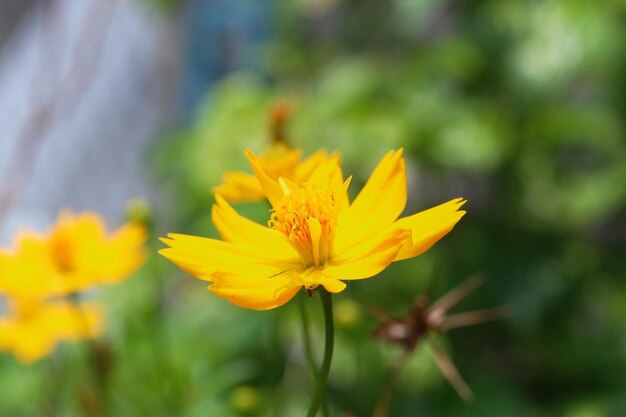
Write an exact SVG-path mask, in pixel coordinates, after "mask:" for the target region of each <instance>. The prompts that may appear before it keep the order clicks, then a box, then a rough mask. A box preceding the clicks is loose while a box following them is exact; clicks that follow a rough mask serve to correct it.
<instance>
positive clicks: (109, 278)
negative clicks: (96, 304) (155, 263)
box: [0, 212, 146, 298]
mask: <svg viewBox="0 0 626 417" xmlns="http://www.w3.org/2000/svg"><path fill="white" fill-rule="evenodd" d="M145 240H146V232H145V230H144V228H143V227H142V226H140V225H138V224H134V223H128V224H126V225H124V226H122V227H121V228H120V229H118V230H117V231H115V232H114V233H113V234H111V235H107V234H106V231H105V227H104V224H103V221H102V219H101V218H100V217H99V216H98V215H96V214H94V213H83V214H79V215H74V214H72V213H70V212H63V213H61V214H60V216H59V219H58V222H57V224H56V225H55V226H54V227H53V228H52V229H51V230H50V231H49V233H47V234H46V235H38V234H35V233H33V232H25V233H22V234H21V235H20V236H19V237H18V239H17V243H16V245H15V248H14V249H13V250H2V251H0V293H4V294H7V295H9V296H16V297H21V298H24V297H27V298H33V297H35V298H37V297H38V298H45V297H49V296H55V295H67V294H71V293H74V292H77V291H81V290H84V289H86V288H88V287H91V286H93V285H97V284H111V283H115V282H119V281H121V280H123V279H124V278H126V277H128V276H129V275H130V274H131V273H132V272H134V271H135V270H136V269H137V268H138V267H139V266H140V265H141V264H142V263H143V262H144V260H145V258H146V253H145V251H144V249H143V244H144V242H145Z"/></svg>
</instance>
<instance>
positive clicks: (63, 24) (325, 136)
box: [0, 0, 626, 417]
mask: <svg viewBox="0 0 626 417" xmlns="http://www.w3.org/2000/svg"><path fill="white" fill-rule="evenodd" d="M625 20H626V5H625V3H624V2H622V1H618V0H614V1H610V0H609V1H604V2H589V1H583V0H560V1H557V0H555V1H531V0H482V1H478V0H465V1H456V0H444V1H436V0H383V1H375V2H374V1H364V0H297V1H296V0H294V1H284V2H281V1H269V0H268V1H246V0H229V1H219V0H187V1H182V0H180V1H176V0H162V1H156V0H117V1H115V0H84V1H80V2H76V1H74V0H48V1H36V0H28V1H27V0H20V1H17V0H4V1H3V2H2V3H1V4H0V132H2V133H1V134H0V239H1V243H2V244H3V245H4V246H8V245H10V244H11V242H12V237H13V235H14V234H15V232H16V231H18V230H20V229H21V228H23V227H30V228H35V229H39V230H44V229H45V228H46V227H47V226H48V225H50V224H51V222H53V221H54V219H55V218H56V216H57V213H58V211H59V210H60V209H62V208H65V207H67V208H72V209H74V210H77V211H81V210H86V209H91V210H96V211H98V212H100V213H102V214H103V215H104V216H105V217H106V219H107V221H108V224H109V225H110V227H114V226H116V225H119V224H120V223H121V222H122V221H124V220H125V219H126V218H127V217H128V216H129V215H131V216H132V215H137V211H138V210H139V211H142V213H144V210H145V204H138V203H137V200H135V203H134V204H131V205H130V208H129V206H128V204H127V203H128V201H129V200H131V199H136V198H140V199H142V200H141V201H144V202H148V203H149V205H150V225H151V227H152V230H151V237H150V241H149V243H148V245H149V246H150V250H151V251H152V254H153V255H152V256H151V258H150V259H149V261H148V263H147V264H146V265H145V266H144V267H143V268H142V269H141V271H139V272H138V273H137V274H136V276H135V277H133V278H132V279H130V280H128V281H127V282H125V283H124V284H122V285H119V286H116V287H110V288H106V289H103V290H98V291H96V292H95V293H94V294H93V296H94V297H96V298H99V299H101V300H103V301H104V302H105V304H106V306H107V312H108V320H107V331H106V334H105V336H103V337H102V338H101V340H100V341H99V342H98V343H100V345H101V346H103V347H104V348H106V352H107V354H106V357H107V361H108V362H107V363H108V365H107V366H108V369H109V370H110V371H109V384H108V397H107V403H108V408H107V411H108V415H110V416H146V415H149V416H268V417H269V416H287V417H291V416H297V415H303V414H304V410H305V408H306V406H307V405H308V401H309V398H310V391H311V385H312V382H311V379H310V378H309V374H308V371H307V368H306V363H305V360H304V353H303V347H302V341H301V339H302V338H301V330H300V328H299V321H298V320H299V319H298V317H299V316H298V303H297V302H292V303H290V304H288V305H287V306H284V307H282V308H279V309H277V310H275V311H269V312H254V311H249V310H244V309H240V308H238V307H235V306H232V305H230V304H228V303H227V302H225V301H223V300H221V299H219V298H217V297H215V296H212V295H211V294H210V293H208V292H207V291H206V290H205V288H204V287H205V285H204V283H202V282H200V281H197V280H195V279H193V278H191V277H190V276H188V275H186V274H184V273H183V272H180V271H178V270H177V269H176V268H174V267H173V266H171V265H169V264H168V263H167V262H166V261H165V260H164V259H161V258H160V257H159V256H158V255H156V253H155V252H156V250H157V249H158V248H160V247H161V246H162V245H161V244H160V243H159V242H158V240H157V237H158V236H163V235H164V234H165V233H167V232H172V231H177V232H185V233H193V234H200V235H206V236H215V235H216V232H215V229H214V228H213V226H212V224H211V219H210V208H211V205H212V203H213V201H214V200H213V197H212V194H211V188H212V187H213V186H215V185H217V184H218V183H219V182H220V180H221V176H222V173H223V172H224V171H225V170H227V169H229V170H232V169H245V167H246V164H245V159H244V157H243V153H242V150H243V148H244V147H249V148H252V149H253V150H255V151H257V152H261V151H263V150H264V149H265V148H266V146H267V144H268V139H269V137H270V130H269V120H270V117H269V114H270V108H271V106H272V104H273V103H275V102H276V101H277V100H286V101H288V102H289V103H290V105H291V107H292V109H293V116H292V119H290V121H289V124H288V126H287V129H288V134H289V137H290V141H291V143H292V144H293V145H294V146H298V147H301V148H302V149H304V150H305V152H306V153H310V152H313V151H315V150H316V149H318V148H320V147H324V148H326V149H329V150H338V151H339V152H341V154H342V155H343V161H344V162H343V166H344V171H345V172H347V173H352V174H354V176H355V179H354V181H353V185H352V187H351V188H352V190H358V189H359V187H360V186H361V185H362V184H364V182H365V181H366V179H367V176H368V175H369V173H370V172H371V170H372V169H373V167H374V166H375V164H376V162H377V161H378V160H379V159H380V158H381V157H382V155H383V154H384V153H385V152H386V151H387V150H388V149H390V148H398V147H404V148H405V151H406V154H407V158H408V175H409V204H408V207H407V212H409V213H412V212H415V211H417V210H421V209H425V208H428V207H430V206H433V205H436V204H438V203H440V202H443V201H447V200H449V199H451V198H453V197H458V196H462V197H465V198H467V199H468V200H469V203H468V205H467V210H468V214H467V216H466V217H465V218H464V219H463V220H462V221H461V222H460V223H459V225H458V226H457V227H456V228H455V230H454V231H453V232H452V233H451V234H450V235H449V236H447V237H446V238H445V239H443V240H442V241H441V242H440V243H438V244H437V245H436V246H435V247H434V248H433V249H432V250H431V251H429V252H428V253H427V254H425V255H422V256H420V257H419V258H416V259H413V260H408V261H404V262H401V263H398V264H394V265H393V266H392V267H390V268H389V269H388V270H386V271H385V272H384V273H382V274H381V275H380V276H379V277H376V278H374V279H371V280H366V281H360V282H356V283H353V284H352V285H350V286H349V288H348V289H347V290H346V291H345V292H344V293H342V294H340V295H338V296H337V297H335V307H336V320H337V327H338V336H337V337H338V339H337V346H336V355H335V359H334V363H333V367H332V370H331V376H330V382H329V391H328V403H329V405H330V409H331V412H332V415H337V416H339V415H342V416H358V417H361V416H371V415H372V409H373V408H374V405H375V404H376V402H377V400H378V398H379V396H380V395H381V393H382V391H383V390H384V388H385V386H386V383H387V375H388V370H387V368H388V366H389V364H390V363H392V362H393V361H394V359H395V358H397V357H398V356H399V355H400V354H401V350H400V349H399V348H398V347H394V346H389V345H385V344H383V343H381V342H380V341H377V340H375V339H374V338H372V337H371V333H372V331H373V329H375V328H376V326H377V321H376V319H375V318H374V317H372V316H371V315H370V314H369V313H368V308H367V307H368V306H371V305H377V306H380V307H381V308H384V309H386V310H388V311H390V312H392V313H394V314H397V315H399V316H402V315H404V314H405V313H406V312H408V311H409V310H410V308H411V306H412V304H413V302H414V301H415V300H416V299H417V298H418V296H419V295H420V294H423V293H425V292H428V293H429V294H431V295H432V296H433V297H435V298H436V297H438V296H441V295H442V294H444V293H445V292H446V291H448V290H449V289H451V288H453V287H455V286H456V285H458V284H459V283H461V282H463V281H464V280H465V279H467V277H469V276H472V275H475V274H479V275H481V276H482V277H483V278H484V280H485V282H484V284H483V285H482V286H481V287H480V288H479V289H478V290H476V291H475V292H474V293H473V294H472V295H471V296H470V297H468V299H467V300H465V301H463V302H462V303H461V304H460V305H459V306H458V308H456V309H455V311H464V310H470V309H475V308H485V307H493V306H499V305H508V306H510V308H511V310H512V312H513V314H512V316H511V317H510V318H508V319H506V320H497V321H493V322H489V323H486V324H482V325H478V326H474V327H468V328H463V329H458V330H453V331H451V332H449V333H448V334H445V335H433V338H434V339H435V340H436V341H437V343H439V344H440V345H442V346H443V347H445V349H446V351H447V352H448V353H449V355H450V356H451V358H452V359H453V361H454V362H455V364H456V365H457V367H458V368H459V370H460V372H461V374H462V375H463V376H464V378H465V380H466V381H467V383H468V384H469V385H470V386H471V388H472V389H473V391H474V393H475V396H476V399H475V400H474V401H473V402H472V403H469V404H466V403H464V402H463V401H462V400H461V399H460V398H459V397H458V395H457V394H456V393H455V391H454V390H453V389H452V388H451V387H450V385H449V384H448V383H447V382H446V380H445V378H444V377H443V376H442V375H441V373H440V371H439V369H438V368H437V366H436V364H435V362H434V361H433V358H432V353H431V352H430V350H429V347H428V343H421V344H420V345H419V346H418V348H417V350H416V352H415V354H414V355H413V356H412V358H411V360H410V362H409V364H408V365H407V367H406V368H405V369H404V370H403V372H402V373H401V375H400V379H399V382H398V386H397V391H396V394H395V398H394V402H393V406H392V408H391V412H390V414H389V415H390V416H476V415H479V416H557V415H558V416H567V417H602V416H610V417H613V416H614V417H620V416H624V415H626V260H625V259H626V258H625V256H624V254H625V253H626V251H625V249H626V186H625V185H626V119H625V115H626V76H625V74H626V27H625V26H624V23H625ZM238 208H239V210H240V212H242V213H244V214H245V215H247V216H250V217H252V218H255V219H257V220H258V221H260V222H263V221H264V219H266V218H267V206H265V205H264V204H261V203H259V204H244V205H241V206H239V207H238ZM140 214H141V213H140ZM144 214H145V213H144ZM301 298H303V302H304V304H305V306H306V309H307V310H308V312H309V315H310V317H311V320H312V327H313V331H314V342H315V344H316V346H317V347H319V349H318V353H320V352H321V346H322V339H323V337H322V335H323V323H322V320H321V310H320V308H319V306H318V304H319V302H318V300H317V299H316V298H312V299H310V300H309V299H308V298H307V296H306V294H304V293H303V294H301ZM1 309H2V303H1V301H0V310H1ZM90 366H91V365H90V359H89V357H88V356H86V354H85V347H84V345H82V344H64V345H61V346H59V348H58V349H57V351H56V352H55V354H54V356H53V357H50V358H47V359H45V360H43V361H40V362H38V363H36V364H33V365H28V366H26V365H22V364H20V363H19V362H17V361H16V360H15V359H14V358H12V357H11V356H10V355H9V354H2V355H0V392H2V395H1V396H0V416H40V415H41V416H64V417H65V416H80V415H97V414H94V413H96V412H95V411H93V409H92V408H90V404H92V402H93V401H91V400H90V398H91V397H90V396H93V395H94V394H93V392H92V391H90V388H89V387H90V385H89V382H88V379H89V371H88V370H89V368H90ZM90 413H91V414H90Z"/></svg>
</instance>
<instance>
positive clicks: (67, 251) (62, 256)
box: [51, 237, 74, 272]
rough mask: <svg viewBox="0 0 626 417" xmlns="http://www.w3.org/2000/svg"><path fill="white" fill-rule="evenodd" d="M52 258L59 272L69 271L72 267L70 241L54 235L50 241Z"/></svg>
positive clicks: (72, 257)
mask: <svg viewBox="0 0 626 417" xmlns="http://www.w3.org/2000/svg"><path fill="white" fill-rule="evenodd" d="M51 251H52V259H53V260H54V263H55V265H56V267H57V269H58V270H59V271H61V272H70V271H71V270H72V269H74V256H73V250H72V243H71V242H70V241H69V240H68V239H64V238H63V237H55V238H53V239H52V241H51Z"/></svg>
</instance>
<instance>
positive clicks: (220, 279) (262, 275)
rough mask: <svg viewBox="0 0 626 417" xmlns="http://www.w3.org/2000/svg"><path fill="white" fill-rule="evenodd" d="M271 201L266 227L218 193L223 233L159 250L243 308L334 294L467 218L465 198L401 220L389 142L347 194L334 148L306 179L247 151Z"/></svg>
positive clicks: (396, 156) (174, 238)
mask: <svg viewBox="0 0 626 417" xmlns="http://www.w3.org/2000/svg"><path fill="white" fill-rule="evenodd" d="M246 156H247V157H248V161H249V162H250V165H251V166H252V169H253V171H254V173H255V175H256V179H257V180H258V183H259V184H260V186H261V188H262V190H263V193H264V195H265V196H266V198H267V199H268V200H269V202H270V203H271V205H272V214H271V217H270V220H269V222H268V225H267V227H265V226H262V225H259V224H257V223H255V222H252V221H250V220H248V219H246V218H244V217H242V216H240V215H239V214H238V213H237V212H236V211H235V210H234V209H233V208H232V207H231V206H230V205H229V204H228V203H227V202H226V200H225V199H224V198H222V197H221V196H220V195H216V199H217V204H215V205H214V206H213V213H212V214H213V222H214V223H215V226H216V227H217V229H218V231H219V233H220V235H221V237H222V239H223V240H216V239H208V238H201V237H195V236H188V235H180V234H169V235H168V236H169V238H167V239H162V240H163V242H165V243H166V244H167V245H168V246H170V247H169V248H166V249H162V250H161V251H160V253H161V254H162V255H163V256H165V257H166V258H168V259H170V260H171V261H172V262H174V263H175V264H177V265H178V266H179V267H181V268H182V269H184V270H186V271H187V272H189V273H191V274H192V275H194V276H196V277H197V278H200V279H203V280H207V281H210V282H211V284H210V285H209V290H210V291H212V292H213V293H215V294H217V295H219V296H220V297H223V298H225V299H227V300H228V301H230V302H232V303H234V304H237V305H239V306H242V307H246V308H251V309H255V310H266V309H271V308H275V307H278V306H280V305H282V304H284V303H286V302H287V301H289V300H290V299H291V298H292V297H293V296H294V295H295V294H296V293H297V292H298V290H299V289H300V288H302V287H304V288H307V289H309V290H312V289H315V288H316V287H318V286H320V285H322V286H323V287H324V288H325V289H326V290H327V291H329V292H332V293H337V292H340V291H342V290H343V289H344V288H345V287H346V284H345V283H344V282H343V281H344V280H355V279H362V278H369V277H372V276H374V275H376V274H378V273H379V272H381V271H382V270H383V269H385V268H386V267H387V266H388V265H389V264H390V263H391V262H394V261H398V260H402V259H407V258H411V257H414V256H417V255H420V254H421V253H423V252H425V251H426V250H428V249H429V248H430V247H431V246H432V245H433V244H434V243H435V242H437V241H438V240H439V239H441V238H442V237H443V236H445V235H446V234H447V233H448V232H449V231H450V230H452V228H453V227H454V225H455V224H456V223H457V222H458V221H459V220H460V219H461V217H463V215H464V214H465V212H464V211H459V208H460V207H461V206H462V205H463V204H464V203H465V200H463V199H461V198H457V199H454V200H451V201H449V202H447V203H444V204H441V205H439V206H437V207H433V208H431V209H429V210H426V211H422V212H420V213H417V214H414V215H412V216H408V217H403V218H400V219H398V217H399V216H400V214H401V213H402V211H403V210H404V207H405V205H406V172H405V161H404V158H403V157H402V150H399V151H390V152H389V153H388V154H387V155H385V157H384V158H383V160H382V161H381V162H380V163H379V164H378V166H377V167H376V169H375V170H374V172H373V173H372V175H371V177H370V179H369V180H368V182H367V184H366V185H365V187H364V188H363V190H361V192H360V193H359V195H358V196H357V197H356V198H355V200H354V201H353V202H352V203H350V201H349V198H348V194H347V189H348V186H349V184H350V179H351V178H348V179H347V180H346V181H344V179H343V174H342V172H341V168H340V167H339V160H338V157H336V156H332V157H329V158H325V159H324V160H322V161H320V163H319V164H317V166H316V167H315V168H314V169H313V170H312V171H311V174H310V175H309V176H308V178H307V179H306V181H304V182H302V183H301V184H298V183H296V182H294V181H291V180H290V179H289V178H286V177H279V178H278V179H276V178H273V177H272V176H270V175H269V174H268V173H267V172H266V170H265V169H264V167H263V165H262V164H261V162H260V160H259V159H258V158H256V157H255V155H254V154H253V153H252V152H250V151H246Z"/></svg>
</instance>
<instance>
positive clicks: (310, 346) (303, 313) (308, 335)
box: [299, 298, 330, 417]
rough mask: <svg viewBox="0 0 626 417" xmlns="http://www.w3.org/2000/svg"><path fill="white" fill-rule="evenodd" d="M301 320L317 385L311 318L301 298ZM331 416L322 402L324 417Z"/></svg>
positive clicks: (311, 368) (305, 343)
mask: <svg viewBox="0 0 626 417" xmlns="http://www.w3.org/2000/svg"><path fill="white" fill-rule="evenodd" d="M299 305H300V320H301V321H302V338H303V340H304V353H305V355H306V362H307V365H308V366H309V370H310V371H311V376H312V377H313V381H315V382H316V383H317V381H318V379H319V371H318V370H317V367H316V366H315V358H314V354H313V344H312V343H311V330H310V328H311V327H310V324H309V323H310V322H309V316H308V314H307V311H306V304H305V303H304V298H300V303H299ZM329 415H330V414H329V413H328V406H327V404H326V401H323V400H322V416H324V417H328V416H329Z"/></svg>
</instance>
